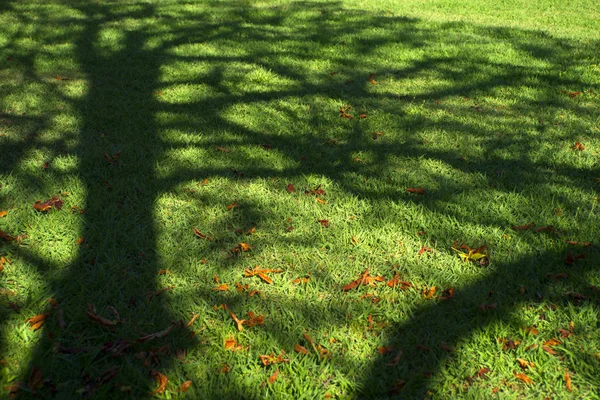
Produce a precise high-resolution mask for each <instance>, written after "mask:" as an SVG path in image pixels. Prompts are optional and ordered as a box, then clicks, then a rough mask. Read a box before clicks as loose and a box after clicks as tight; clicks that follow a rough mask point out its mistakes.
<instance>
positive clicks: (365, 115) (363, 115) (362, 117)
mask: <svg viewBox="0 0 600 400" xmlns="http://www.w3.org/2000/svg"><path fill="white" fill-rule="evenodd" d="M358 118H360V119H365V118H367V114H359V115H358Z"/></svg>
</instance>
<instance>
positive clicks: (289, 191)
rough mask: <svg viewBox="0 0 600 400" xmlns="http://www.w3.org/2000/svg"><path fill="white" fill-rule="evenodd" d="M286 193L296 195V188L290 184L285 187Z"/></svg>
mask: <svg viewBox="0 0 600 400" xmlns="http://www.w3.org/2000/svg"><path fill="white" fill-rule="evenodd" d="M287 191H288V193H296V188H295V187H294V185H292V184H291V183H290V184H288V185H287Z"/></svg>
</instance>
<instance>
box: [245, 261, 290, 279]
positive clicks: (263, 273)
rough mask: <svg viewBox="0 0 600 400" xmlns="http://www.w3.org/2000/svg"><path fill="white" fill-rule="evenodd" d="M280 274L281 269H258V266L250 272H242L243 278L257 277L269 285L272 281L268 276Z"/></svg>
mask: <svg viewBox="0 0 600 400" xmlns="http://www.w3.org/2000/svg"><path fill="white" fill-rule="evenodd" d="M280 272H283V270H282V269H260V266H258V265H256V266H255V267H254V269H252V270H250V269H246V270H244V276H245V277H252V276H258V277H259V278H260V279H262V280H263V281H264V282H266V283H269V284H271V283H273V280H272V279H271V277H270V276H269V275H268V274H270V273H280Z"/></svg>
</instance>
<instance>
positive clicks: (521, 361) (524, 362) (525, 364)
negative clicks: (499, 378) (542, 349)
mask: <svg viewBox="0 0 600 400" xmlns="http://www.w3.org/2000/svg"><path fill="white" fill-rule="evenodd" d="M517 362H518V363H519V367H521V369H527V368H533V363H532V362H531V361H527V360H524V359H522V358H517Z"/></svg>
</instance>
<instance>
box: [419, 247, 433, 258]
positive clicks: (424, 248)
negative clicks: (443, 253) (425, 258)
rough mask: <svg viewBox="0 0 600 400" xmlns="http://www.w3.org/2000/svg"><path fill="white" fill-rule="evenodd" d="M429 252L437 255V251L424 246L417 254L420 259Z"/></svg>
mask: <svg viewBox="0 0 600 400" xmlns="http://www.w3.org/2000/svg"><path fill="white" fill-rule="evenodd" d="M426 251H427V252H429V253H435V250H432V249H430V248H429V247H427V246H425V245H423V246H421V249H420V250H419V252H418V253H417V256H418V257H420V256H421V254H423V253H425V252H426Z"/></svg>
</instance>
